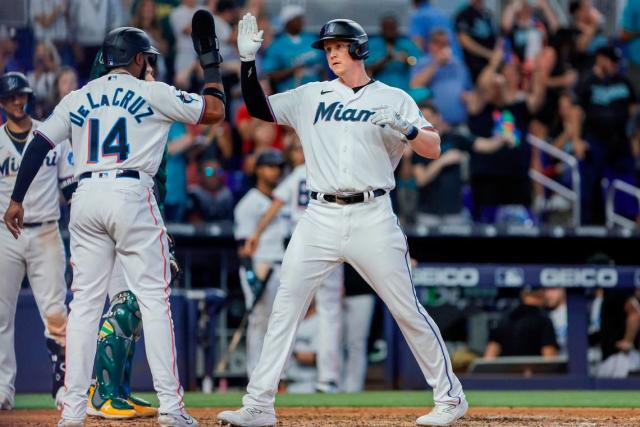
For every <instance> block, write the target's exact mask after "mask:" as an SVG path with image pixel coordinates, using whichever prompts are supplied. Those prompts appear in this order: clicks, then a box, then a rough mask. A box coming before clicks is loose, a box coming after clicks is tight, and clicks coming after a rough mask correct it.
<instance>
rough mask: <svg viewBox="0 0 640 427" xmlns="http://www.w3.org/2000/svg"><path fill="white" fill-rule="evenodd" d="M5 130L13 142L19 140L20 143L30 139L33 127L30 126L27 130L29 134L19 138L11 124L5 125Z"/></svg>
mask: <svg viewBox="0 0 640 427" xmlns="http://www.w3.org/2000/svg"><path fill="white" fill-rule="evenodd" d="M4 130H6V131H7V135H8V136H9V138H11V140H12V141H13V142H17V143H19V144H24V143H25V142H27V139H29V133H30V132H31V128H29V130H28V131H27V136H25V137H24V138H18V137H17V136H16V135H15V134H14V133H13V132H12V131H11V130H10V129H9V126H5V127H4ZM19 133H21V132H19Z"/></svg>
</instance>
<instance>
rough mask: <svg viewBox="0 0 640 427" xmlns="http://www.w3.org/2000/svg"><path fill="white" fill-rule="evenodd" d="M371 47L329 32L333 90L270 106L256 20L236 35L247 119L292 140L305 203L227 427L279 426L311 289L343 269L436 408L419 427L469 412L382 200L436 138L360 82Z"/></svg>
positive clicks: (343, 25) (396, 102)
mask: <svg viewBox="0 0 640 427" xmlns="http://www.w3.org/2000/svg"><path fill="white" fill-rule="evenodd" d="M368 42H369V37H368V36H367V33H366V32H365V31H364V29H363V28H362V26H360V25H359V24H358V23H357V22H354V21H352V20H349V19H334V20H331V21H329V22H327V23H326V24H325V25H324V26H323V27H322V29H321V30H320V34H319V37H318V40H316V41H315V42H313V43H312V47H314V48H316V49H321V50H322V51H323V52H324V56H325V60H326V61H327V63H328V66H329V68H330V69H331V71H332V72H333V73H334V74H335V75H336V76H337V78H336V79H334V80H331V81H322V82H312V83H307V84H304V85H302V86H299V87H296V88H295V89H292V90H289V91H286V92H284V93H279V94H275V95H271V96H269V97H268V98H266V97H265V96H264V94H263V92H262V88H261V87H260V84H259V81H258V77H257V76H256V69H255V55H256V53H257V51H258V50H259V48H260V45H261V44H262V32H261V31H259V30H258V25H257V23H256V18H255V17H254V16H252V15H251V14H246V15H245V16H244V17H243V18H242V20H241V21H240V23H239V25H238V51H239V54H240V59H241V60H242V66H241V76H240V82H241V86H242V95H243V97H244V100H245V103H246V104H247V107H248V108H249V113H250V114H252V115H253V116H255V117H258V118H261V119H263V120H268V121H272V122H276V123H279V124H284V125H288V126H291V127H292V128H293V129H294V130H295V132H296V133H297V134H298V136H299V138H300V141H301V143H302V149H303V152H304V157H305V160H306V165H307V181H306V184H307V188H308V189H309V190H310V191H309V196H310V199H311V200H310V201H309V206H308V207H307V210H306V211H305V212H304V214H303V215H302V217H301V218H300V220H299V221H298V225H297V226H296V228H295V230H294V231H293V235H292V236H291V240H290V242H289V245H288V246H287V250H286V253H285V255H284V258H283V260H282V270H281V280H280V286H279V287H278V291H277V294H276V296H275V301H274V303H273V312H272V314H271V317H270V319H269V326H268V332H267V334H266V336H265V339H264V344H263V348H262V353H261V354H260V359H259V360H258V364H257V365H256V368H255V369H254V371H253V373H252V375H251V378H250V379H249V385H248V386H247V394H246V395H245V396H244V398H243V401H242V403H243V407H242V408H241V409H239V410H237V411H223V412H221V413H219V414H218V419H219V420H220V421H222V422H223V423H227V424H232V425H239V426H254V427H256V426H267V425H273V424H275V423H276V416H275V409H274V404H275V394H276V391H277V387H278V382H279V380H280V376H281V374H282V372H283V369H284V367H285V364H286V361H287V360H288V358H289V355H290V352H291V348H292V344H293V340H294V337H295V332H296V328H297V325H298V324H299V322H300V319H302V317H303V316H304V314H305V313H306V311H307V308H308V307H309V304H310V302H311V300H312V298H313V295H314V294H315V292H316V291H317V289H318V287H319V286H320V285H321V284H322V283H323V281H324V280H325V279H326V278H327V276H328V275H329V274H330V273H331V271H332V270H333V269H334V268H335V267H337V266H338V265H340V264H343V263H345V262H346V263H348V264H350V265H351V266H352V267H353V268H354V269H355V270H356V271H357V272H358V273H359V274H360V275H361V276H362V277H363V278H364V279H365V280H366V281H367V283H368V284H369V285H370V286H371V287H372V288H373V289H374V290H375V292H376V293H377V294H378V296H380V298H381V299H382V300H383V301H384V302H385V304H386V305H387V307H388V309H389V311H390V312H391V313H392V315H393V317H394V318H395V320H396V321H397V323H398V326H399V327H400V329H401V330H402V333H403V335H404V337H405V338H406V340H407V342H408V343H409V347H410V348H411V349H412V350H413V355H414V357H415V358H416V360H417V362H418V364H419V365H420V369H421V371H422V372H423V373H424V375H425V377H426V380H427V383H428V384H430V385H432V386H433V389H434V390H433V392H434V402H435V407H434V408H433V410H432V411H431V412H430V413H428V414H427V415H423V416H421V417H419V418H418V419H417V420H416V423H417V424H419V425H450V424H452V423H454V422H456V420H458V419H459V418H461V417H463V416H464V414H465V413H466V411H467V408H468V404H467V401H466V399H465V396H464V392H463V391H462V385H461V384H460V381H459V380H458V378H457V377H456V375H455V374H454V373H453V370H452V367H451V360H450V359H449V355H448V353H447V351H446V347H445V346H444V341H443V339H442V336H441V334H440V331H439V329H438V327H437V325H436V324H435V322H434V321H433V319H431V317H430V316H429V314H428V313H427V311H426V310H425V309H424V307H423V306H422V305H421V304H420V302H419V301H418V300H417V298H416V294H415V290H414V287H413V282H412V276H411V269H410V263H409V260H410V257H409V249H408V245H407V241H406V238H405V236H404V234H403V233H402V229H401V228H400V226H399V223H398V218H397V217H396V215H395V214H394V212H393V208H392V205H391V198H390V197H389V193H390V192H391V190H392V189H393V188H394V187H395V178H394V170H395V169H396V167H397V166H398V164H399V163H400V160H401V158H402V155H403V153H404V151H405V149H408V148H410V149H412V150H413V151H415V152H416V154H417V155H420V156H423V157H427V158H431V159H436V158H438V157H439V155H440V136H439V135H438V133H437V132H436V131H435V129H434V128H433V126H432V125H431V124H430V123H429V122H428V121H427V120H426V119H425V118H424V116H423V115H422V113H421V112H420V109H419V108H418V106H417V105H416V103H415V101H414V100H413V99H412V98H411V97H410V96H409V95H408V94H407V93H406V92H405V91H403V90H401V89H398V88H394V87H391V86H388V85H386V84H384V83H382V82H379V81H375V80H373V79H371V78H370V77H369V76H368V75H367V73H366V70H365V65H364V60H365V59H366V58H367V56H368V54H369V45H368Z"/></svg>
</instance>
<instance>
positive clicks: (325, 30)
mask: <svg viewBox="0 0 640 427" xmlns="http://www.w3.org/2000/svg"><path fill="white" fill-rule="evenodd" d="M325 40H347V41H350V42H351V43H350V44H349V55H351V57H352V58H353V59H367V56H369V37H368V36H367V33H365V31H364V28H362V26H361V25H360V24H358V23H357V22H355V21H352V20H351V19H334V20H332V21H329V22H327V23H326V24H324V25H323V26H322V29H320V38H319V39H318V40H316V41H315V42H313V43H312V44H311V47H314V48H316V49H321V50H322V49H324V41H325Z"/></svg>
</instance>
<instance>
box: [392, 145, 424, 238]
mask: <svg viewBox="0 0 640 427" xmlns="http://www.w3.org/2000/svg"><path fill="white" fill-rule="evenodd" d="M415 156H416V157H419V156H418V155H417V154H416V155H415ZM412 157H414V154H413V150H411V148H410V147H405V150H404V154H403V156H402V158H401V159H400V164H399V165H398V168H397V176H396V188H395V191H394V197H395V201H396V212H397V214H398V218H399V220H400V224H401V225H403V226H405V225H411V224H414V223H415V222H416V213H417V207H418V185H417V183H416V178H415V176H414V174H413V170H412V168H411V158H412Z"/></svg>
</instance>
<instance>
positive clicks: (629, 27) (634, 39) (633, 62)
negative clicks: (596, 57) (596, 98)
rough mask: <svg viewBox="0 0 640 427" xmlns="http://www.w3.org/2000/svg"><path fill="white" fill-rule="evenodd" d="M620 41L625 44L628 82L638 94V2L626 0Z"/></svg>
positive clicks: (639, 65) (639, 24)
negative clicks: (627, 60) (627, 59)
mask: <svg viewBox="0 0 640 427" xmlns="http://www.w3.org/2000/svg"><path fill="white" fill-rule="evenodd" d="M620 26H621V27H622V29H621V32H620V39H621V40H622V41H623V42H626V43H627V49H626V50H627V52H628V58H629V70H628V76H629V80H631V82H633V84H634V85H635V90H636V93H640V2H639V1H634V0H627V4H626V5H625V7H624V10H623V12H622V22H621V23H620Z"/></svg>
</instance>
